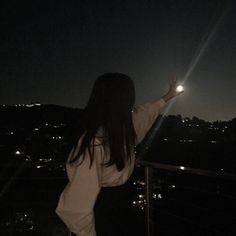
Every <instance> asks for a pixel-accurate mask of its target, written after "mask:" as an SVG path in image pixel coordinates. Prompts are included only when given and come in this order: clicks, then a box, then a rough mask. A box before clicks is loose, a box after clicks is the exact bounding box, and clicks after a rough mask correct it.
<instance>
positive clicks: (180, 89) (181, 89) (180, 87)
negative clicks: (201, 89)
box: [176, 85, 184, 93]
mask: <svg viewBox="0 0 236 236" xmlns="http://www.w3.org/2000/svg"><path fill="white" fill-rule="evenodd" d="M183 91H184V86H183V85H178V86H177V87H176V92H178V93H181V92H183Z"/></svg>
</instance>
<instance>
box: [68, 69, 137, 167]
mask: <svg viewBox="0 0 236 236" xmlns="http://www.w3.org/2000/svg"><path fill="white" fill-rule="evenodd" d="M134 103H135V89H134V84H133V81H132V79H131V78H130V77H128V76H127V75H125V74H121V73H106V74H103V75H101V76H99V77H98V78H97V80H96V81H95V84H94V87H93V90H92V93H91V96H90V98H89V101H88V104H87V106H86V107H85V109H84V117H83V122H82V123H81V124H80V131H79V132H78V136H77V139H75V142H74V151H75V149H76V148H75V147H76V145H77V144H78V139H80V138H81V136H82V135H83V138H82V140H81V145H80V148H79V151H78V154H77V155H76V156H74V157H73V159H71V160H70V161H69V162H68V163H69V164H71V163H73V162H75V161H77V160H78V159H81V162H80V164H81V163H82V161H83V160H84V157H85V155H84V154H85V152H86V150H88V151H89V154H90V155H89V156H90V167H91V165H92V163H93V160H94V153H93V148H94V145H95V144H94V140H95V136H96V134H97V132H98V130H100V129H101V130H102V134H103V142H102V143H101V145H103V146H104V150H107V148H108V149H109V158H108V161H106V162H105V163H104V164H105V165H106V166H111V165H113V164H115V165H116V167H117V170H118V171H121V170H122V169H123V168H124V166H125V161H129V160H131V158H132V155H133V149H134V144H135V139H136V134H135V130H134V127H133V122H132V108H133V106H134ZM72 155H73V154H72Z"/></svg>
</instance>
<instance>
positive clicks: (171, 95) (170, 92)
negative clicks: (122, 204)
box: [162, 78, 184, 102]
mask: <svg viewBox="0 0 236 236" xmlns="http://www.w3.org/2000/svg"><path fill="white" fill-rule="evenodd" d="M177 87H178V84H177V79H176V78H174V79H172V80H170V81H169V90H168V92H167V93H166V94H165V95H164V96H163V97H162V99H164V101H165V102H167V101H169V100H170V99H172V98H174V97H176V96H178V95H180V94H181V93H183V92H184V91H180V92H179V91H177V89H176V88H177Z"/></svg>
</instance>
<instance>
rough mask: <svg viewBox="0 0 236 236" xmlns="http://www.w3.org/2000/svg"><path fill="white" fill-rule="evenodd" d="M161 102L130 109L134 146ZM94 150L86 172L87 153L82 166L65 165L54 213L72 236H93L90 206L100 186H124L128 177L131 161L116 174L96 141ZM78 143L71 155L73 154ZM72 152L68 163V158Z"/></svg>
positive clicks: (146, 130) (92, 204)
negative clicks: (104, 162) (62, 188)
mask: <svg viewBox="0 0 236 236" xmlns="http://www.w3.org/2000/svg"><path fill="white" fill-rule="evenodd" d="M164 105H165V101H164V100H163V99H160V100H158V101H155V102H153V103H147V104H144V105H141V106H138V107H136V108H135V109H134V110H133V113H132V114H133V124H134V128H135V132H136V134H137V143H140V142H141V141H142V139H143V138H144V137H145V135H146V133H147V132H148V130H149V129H150V127H151V126H152V124H153V123H154V121H155V119H156V118H157V116H158V115H159V112H160V110H161V108H162V107H163V106H164ZM95 144H97V145H96V146H95V148H94V157H95V158H94V162H93V164H92V166H91V169H89V164H90V158H89V156H88V155H89V154H88V153H86V154H85V159H84V161H83V163H82V164H81V165H79V166H76V165H72V166H71V165H68V164H66V170H67V175H68V179H69V181H68V183H67V185H66V186H65V188H64V190H63V192H62V193H61V195H60V197H59V201H58V205H57V208H56V210H55V212H56V214H57V215H58V216H59V217H60V218H61V219H62V221H63V222H64V223H65V224H66V226H67V227H68V229H69V230H70V231H71V232H73V233H75V234H76V236H85V235H86V236H96V231H95V220H94V213H93V207H94V205H95V202H96V199H97V196H98V194H99V192H100V189H101V187H105V186H106V187H108V186H118V185H122V184H124V183H125V182H126V181H127V180H128V178H129V177H130V176H131V174H132V172H133V169H134V165H135V158H132V161H131V162H127V163H126V166H125V168H124V169H123V170H122V171H120V172H118V171H117V169H116V166H115V165H112V166H109V167H104V166H102V165H101V164H102V163H103V161H104V158H105V157H104V149H103V146H102V145H100V142H99V139H96V140H95ZM79 145H80V141H79V142H78V145H77V147H76V151H75V153H74V155H76V154H77V152H78V149H79ZM71 154H72V150H71V152H70V154H69V157H68V160H69V159H70V158H71V157H72V156H71Z"/></svg>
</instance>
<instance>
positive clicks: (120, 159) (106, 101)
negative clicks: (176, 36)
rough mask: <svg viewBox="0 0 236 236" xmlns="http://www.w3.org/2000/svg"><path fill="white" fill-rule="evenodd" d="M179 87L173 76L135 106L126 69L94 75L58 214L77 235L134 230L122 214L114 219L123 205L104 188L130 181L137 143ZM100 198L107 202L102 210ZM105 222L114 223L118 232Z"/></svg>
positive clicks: (175, 94)
mask: <svg viewBox="0 0 236 236" xmlns="http://www.w3.org/2000/svg"><path fill="white" fill-rule="evenodd" d="M176 87H177V81H176V80H172V81H171V82H170V84H169V90H168V92H167V94H166V95H164V96H163V97H162V98H161V99H159V100H157V101H154V102H151V103H147V104H144V105H142V106H138V107H134V103H135V90H134V85H133V82H132V80H131V79H130V78H129V77H128V76H127V75H124V74H120V73H107V74H104V75H102V76H100V77H99V78H98V79H97V80H96V82H95V84H94V87H93V90H92V94H91V96H90V99H89V101H88V104H87V106H86V108H85V113H84V119H83V122H82V124H81V129H80V131H79V132H78V137H77V139H76V143H75V144H74V146H73V148H72V150H71V152H70V154H69V157H68V162H67V163H66V170H67V174H68V178H69V182H68V184H67V185H66V187H65V188H64V190H63V192H62V193H61V195H60V198H59V202H58V206H57V208H56V213H57V215H58V216H59V217H60V218H61V219H62V220H63V222H64V223H65V224H66V226H67V227H68V229H69V230H70V231H71V232H73V233H74V234H75V235H77V236H83V235H86V236H95V235H101V236H108V235H110V236H113V235H131V231H129V230H126V228H127V227H126V226H125V225H124V223H125V222H122V219H121V218H122V217H121V218H120V219H117V218H116V219H114V214H116V213H115V212H116V210H115V209H120V208H121V207H122V204H118V203H121V202H122V201H121V200H120V201H119V198H118V199H117V201H116V202H114V199H113V197H114V194H113V195H112V194H111V195H109V194H107V193H106V191H107V190H108V192H113V193H114V192H116V191H117V189H118V192H122V191H123V193H125V192H126V190H127V189H126V188H124V189H123V190H122V186H126V185H125V183H126V182H127V180H128V179H129V178H130V176H131V174H132V172H133V169H134V165H135V154H134V147H135V146H136V145H137V144H138V143H140V142H141V141H142V139H143V138H144V136H145V135H146V133H147V132H148V130H149V129H150V127H151V126H152V124H153V123H154V121H155V119H156V118H157V116H158V114H159V112H160V110H161V109H162V108H163V107H164V105H165V104H166V102H167V101H169V100H170V99H171V98H173V97H175V96H177V95H178V94H180V93H178V92H176ZM115 195H116V194H115ZM98 196H99V197H98ZM118 196H123V197H124V196H126V195H125V194H123V195H122V194H121V195H118ZM98 199H99V200H98ZM103 199H105V200H103ZM123 199H124V198H122V200H123ZM102 201H105V203H106V204H107V205H106V213H105V214H103V215H102V213H101V212H102V211H101V206H102V204H101V202H102ZM109 202H112V204H111V203H109ZM109 204H110V205H109ZM116 204H118V205H119V207H115V206H116ZM102 208H103V209H104V207H102ZM104 210H105V209H104ZM124 210H125V209H124ZM124 214H125V212H124ZM117 216H118V215H117ZM120 222H122V224H121V223H120ZM95 223H96V227H95ZM106 224H107V226H109V227H106ZM127 224H129V223H128V222H127ZM113 226H114V227H113ZM106 228H107V229H108V228H109V230H110V228H113V229H114V232H110V231H109V230H106Z"/></svg>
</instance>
